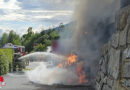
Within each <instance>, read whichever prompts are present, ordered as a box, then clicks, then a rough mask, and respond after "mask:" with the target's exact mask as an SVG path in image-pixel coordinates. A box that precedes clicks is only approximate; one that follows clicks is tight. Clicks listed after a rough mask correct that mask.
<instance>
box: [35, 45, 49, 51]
mask: <svg viewBox="0 0 130 90" xmlns="http://www.w3.org/2000/svg"><path fill="white" fill-rule="evenodd" d="M46 49H47V47H46V46H45V45H43V44H39V45H38V46H36V47H35V48H34V51H45V50H46Z"/></svg>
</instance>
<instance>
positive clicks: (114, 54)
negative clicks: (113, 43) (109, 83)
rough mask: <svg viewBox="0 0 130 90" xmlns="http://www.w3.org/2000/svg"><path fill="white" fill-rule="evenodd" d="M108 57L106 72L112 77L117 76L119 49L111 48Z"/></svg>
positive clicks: (115, 77)
mask: <svg viewBox="0 0 130 90" xmlns="http://www.w3.org/2000/svg"><path fill="white" fill-rule="evenodd" d="M109 54H110V59H109V62H108V73H109V74H110V75H111V76H112V77H113V78H114V79H117V78H118V74H119V63H120V62H119V61H120V50H115V49H113V48H111V50H110V53H109Z"/></svg>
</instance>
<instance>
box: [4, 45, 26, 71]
mask: <svg viewBox="0 0 130 90" xmlns="http://www.w3.org/2000/svg"><path fill="white" fill-rule="evenodd" d="M3 48H11V49H13V50H14V58H13V71H22V70H23V69H24V68H25V62H24V61H20V60H18V58H19V57H21V56H24V55H25V47H24V46H19V45H13V44H12V43H7V44H5V45H4V46H3Z"/></svg>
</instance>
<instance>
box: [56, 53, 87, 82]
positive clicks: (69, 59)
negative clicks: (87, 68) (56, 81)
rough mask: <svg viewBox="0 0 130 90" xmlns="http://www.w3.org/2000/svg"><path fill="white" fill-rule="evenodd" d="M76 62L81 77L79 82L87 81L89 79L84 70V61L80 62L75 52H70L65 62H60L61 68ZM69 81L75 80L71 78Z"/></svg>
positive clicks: (77, 71)
mask: <svg viewBox="0 0 130 90" xmlns="http://www.w3.org/2000/svg"><path fill="white" fill-rule="evenodd" d="M73 64H75V65H76V66H75V69H76V74H77V76H78V77H79V84H84V83H87V82H88V80H87V79H86V75H85V72H84V70H83V63H81V62H78V57H77V56H76V55H75V54H72V53H71V54H70V56H68V57H67V59H66V61H65V62H62V63H59V64H58V67H59V68H66V67H67V66H72V65H73ZM69 82H73V80H72V79H71V77H70V79H69Z"/></svg>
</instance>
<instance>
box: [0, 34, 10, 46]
mask: <svg viewBox="0 0 130 90" xmlns="http://www.w3.org/2000/svg"><path fill="white" fill-rule="evenodd" d="M7 42H8V34H7V33H3V35H2V37H1V40H0V46H3V45H4V44H6V43H7Z"/></svg>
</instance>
